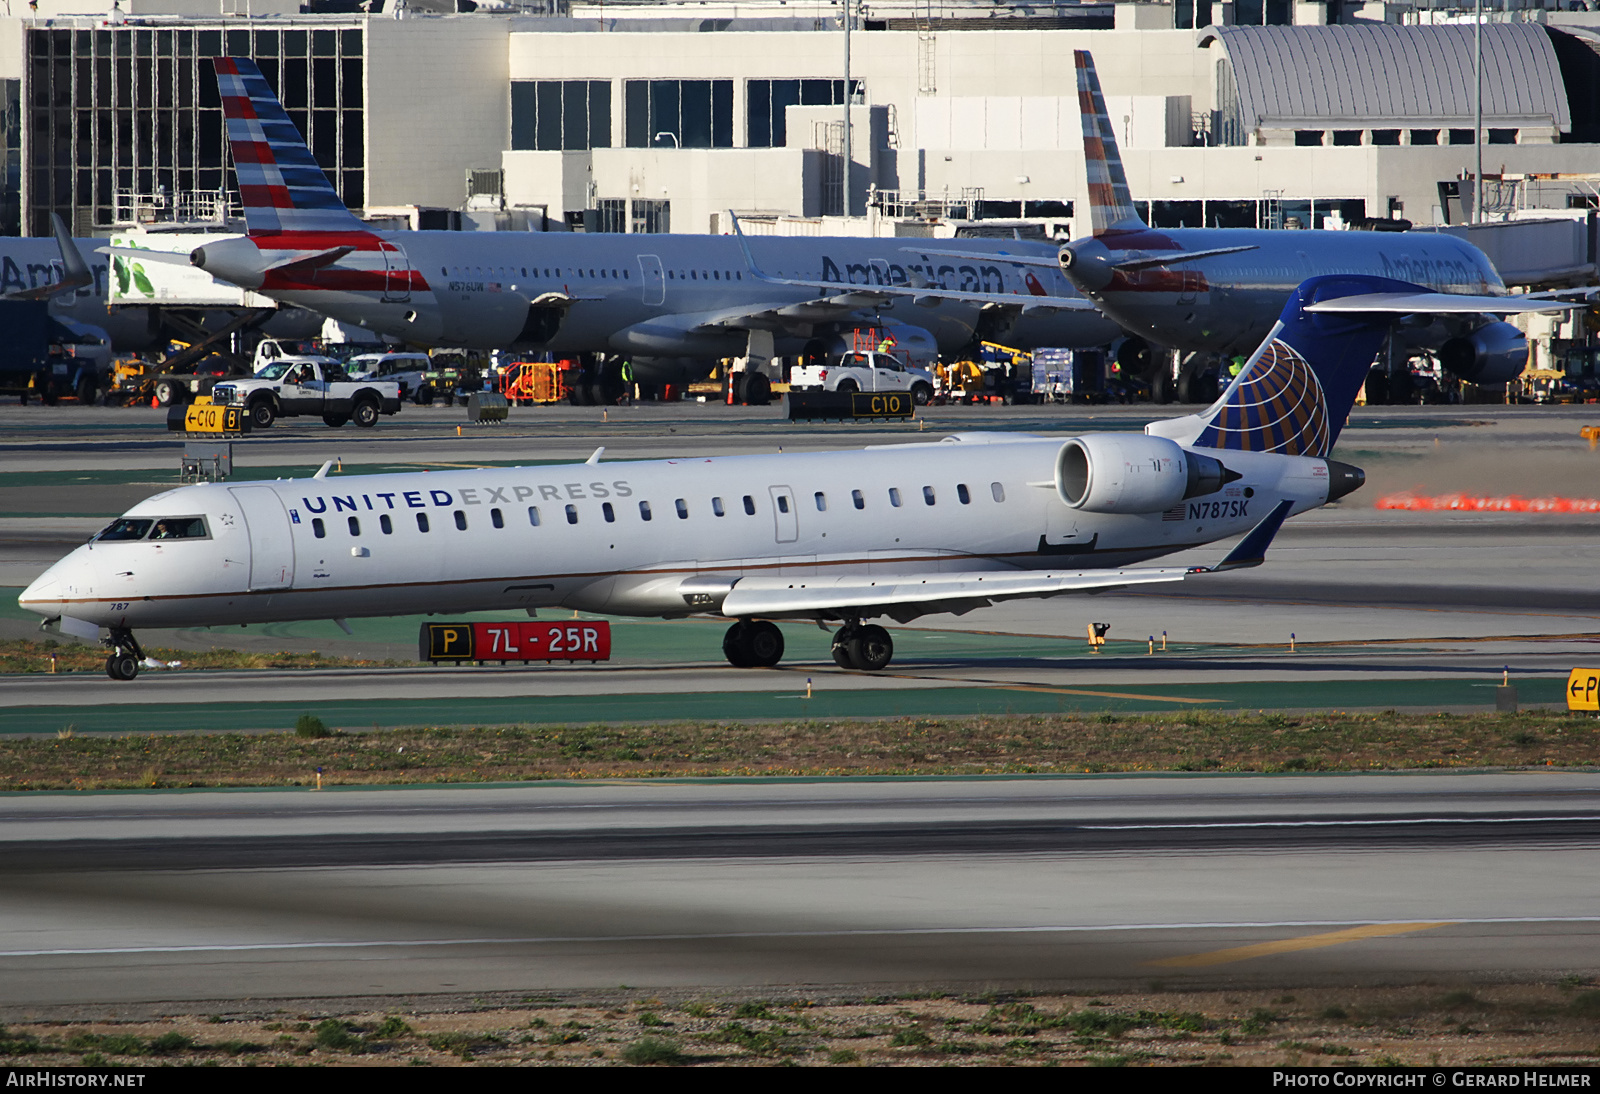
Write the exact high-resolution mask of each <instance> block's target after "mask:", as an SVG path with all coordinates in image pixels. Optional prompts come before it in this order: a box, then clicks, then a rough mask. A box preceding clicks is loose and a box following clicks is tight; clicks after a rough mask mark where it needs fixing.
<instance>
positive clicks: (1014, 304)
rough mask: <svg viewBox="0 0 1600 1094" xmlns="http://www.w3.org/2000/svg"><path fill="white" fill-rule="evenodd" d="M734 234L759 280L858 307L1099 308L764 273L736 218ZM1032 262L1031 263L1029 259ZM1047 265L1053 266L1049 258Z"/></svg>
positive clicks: (1062, 299)
mask: <svg viewBox="0 0 1600 1094" xmlns="http://www.w3.org/2000/svg"><path fill="white" fill-rule="evenodd" d="M733 234H734V236H735V237H736V238H737V239H738V240H739V249H740V250H741V251H742V252H744V263H745V266H746V268H748V269H749V271H750V276H751V277H753V278H755V279H756V280H757V281H765V282H766V283H767V284H769V285H787V286H792V287H795V288H804V289H817V290H821V291H823V292H831V293H832V294H833V295H832V296H830V297H827V298H826V299H830V300H831V299H838V298H839V297H847V298H850V299H852V300H854V301H856V303H855V305H854V306H855V307H873V306H879V307H881V306H882V305H884V304H886V303H892V302H894V301H896V300H910V301H912V302H913V303H918V304H923V305H925V306H931V305H933V304H937V303H940V302H942V301H955V302H957V303H966V304H996V305H999V306H1001V307H1006V308H1020V309H1022V310H1023V311H1025V312H1027V311H1097V310H1098V309H1097V308H1096V307H1095V305H1094V302H1093V301H1091V300H1088V299H1086V298H1084V297H1080V296H1028V295H1024V294H1022V293H998V292H963V291H961V290H958V289H941V288H939V287H938V286H937V285H850V284H846V283H843V282H838V281H810V280H805V279H802V278H793V277H773V276H772V275H771V274H768V273H764V272H763V271H762V270H761V267H759V266H757V265H756V260H755V256H754V255H752V254H751V253H750V245H749V244H748V243H747V242H746V241H745V237H744V232H743V231H742V230H740V228H739V221H738V219H737V218H735V219H734V221H733ZM904 249H906V250H917V253H919V254H934V253H937V252H933V251H925V250H920V249H916V248H904ZM961 257H962V258H966V259H979V258H982V259H989V258H993V259H995V260H997V261H1001V262H1015V261H1017V259H1015V258H1014V257H1012V256H1010V255H1005V254H995V255H975V254H973V253H971V252H970V251H963V252H961ZM1030 264H1031V263H1030ZM1046 265H1050V266H1054V265H1055V263H1054V262H1053V261H1052V262H1049V263H1046Z"/></svg>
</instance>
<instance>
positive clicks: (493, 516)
mask: <svg viewBox="0 0 1600 1094" xmlns="http://www.w3.org/2000/svg"><path fill="white" fill-rule="evenodd" d="M489 523H490V524H492V525H494V526H495V527H496V528H504V527H505V526H506V518H505V514H503V513H501V512H500V510H498V509H491V510H489Z"/></svg>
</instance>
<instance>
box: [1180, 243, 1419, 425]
mask: <svg viewBox="0 0 1600 1094" xmlns="http://www.w3.org/2000/svg"><path fill="white" fill-rule="evenodd" d="M1409 291H1418V290H1417V286H1414V285H1409V284H1407V283H1406V282H1404V281H1394V280H1391V279H1390V278H1387V277H1370V276H1366V275H1361V274H1330V275H1328V276H1324V277H1313V278H1310V279H1308V280H1306V281H1303V282H1301V283H1300V286H1299V287H1298V288H1297V289H1295V291H1294V294H1293V295H1292V296H1290V297H1289V301H1288V303H1286V304H1285V305H1284V306H1283V314H1282V315H1280V316H1279V317H1278V323H1277V325H1276V326H1275V327H1274V328H1273V329H1272V333H1270V334H1268V335H1267V338H1266V341H1264V342H1262V343H1261V348H1259V349H1257V350H1256V352H1255V355H1254V356H1252V357H1251V358H1250V361H1249V363H1248V364H1246V365H1245V367H1244V368H1243V369H1242V370H1241V371H1240V372H1239V375H1238V376H1237V377H1235V378H1234V380H1233V382H1232V383H1231V384H1229V385H1228V387H1227V390H1225V391H1224V392H1223V393H1222V396H1221V397H1220V398H1219V399H1218V400H1217V401H1216V402H1215V403H1213V404H1212V405H1211V407H1210V408H1209V409H1207V410H1205V411H1203V412H1202V413H1200V414H1198V415H1195V419H1196V423H1197V424H1198V425H1199V426H1200V429H1199V431H1198V433H1197V434H1193V439H1192V440H1191V441H1190V442H1189V443H1191V444H1194V445H1196V446H1198V447H1201V448H1223V449H1233V450H1236V451H1245V452H1281V453H1283V454H1284V455H1287V456H1326V455H1327V454H1328V453H1329V451H1331V450H1332V448H1333V444H1334V442H1335V441H1336V440H1338V439H1339V431H1340V429H1342V428H1343V427H1344V422H1345V419H1346V418H1348V417H1349V416H1350V408H1351V407H1353V406H1354V405H1355V401H1356V395H1357V393H1359V392H1360V390H1361V385H1362V384H1364V383H1365V382H1366V379H1367V372H1368V371H1369V370H1370V369H1371V367H1372V362H1373V359H1374V358H1375V357H1376V356H1377V355H1378V350H1379V349H1380V348H1381V347H1382V346H1383V340H1384V338H1386V337H1387V336H1388V334H1389V327H1390V324H1391V323H1392V322H1393V321H1394V316H1393V315H1385V314H1381V313H1316V312H1307V311H1306V310H1305V308H1306V306H1307V305H1310V304H1315V303H1317V302H1319V301H1323V300H1332V299H1335V298H1337V297H1341V296H1355V295H1358V294H1362V293H1377V292H1409ZM1162 432H1163V434H1164V435H1167V436H1172V433H1171V432H1168V431H1166V430H1163V431H1162Z"/></svg>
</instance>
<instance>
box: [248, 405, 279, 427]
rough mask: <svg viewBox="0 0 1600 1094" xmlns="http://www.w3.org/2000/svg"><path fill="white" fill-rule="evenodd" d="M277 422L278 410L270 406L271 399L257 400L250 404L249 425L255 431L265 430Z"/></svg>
mask: <svg viewBox="0 0 1600 1094" xmlns="http://www.w3.org/2000/svg"><path fill="white" fill-rule="evenodd" d="M277 420H278V409H277V408H276V407H274V406H273V405H272V400H271V399H257V400H256V401H255V402H253V403H251V404H250V424H251V425H252V426H254V427H255V428H257V429H266V428H267V427H268V426H270V425H271V424H272V423H273V422H275V421H277Z"/></svg>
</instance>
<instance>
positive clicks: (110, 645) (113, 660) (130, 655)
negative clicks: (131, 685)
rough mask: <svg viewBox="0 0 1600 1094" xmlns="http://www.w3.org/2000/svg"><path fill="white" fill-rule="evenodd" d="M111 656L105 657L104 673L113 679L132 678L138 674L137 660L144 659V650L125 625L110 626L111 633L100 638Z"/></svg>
mask: <svg viewBox="0 0 1600 1094" xmlns="http://www.w3.org/2000/svg"><path fill="white" fill-rule="evenodd" d="M101 641H102V642H104V643H105V646H106V648H107V649H109V650H110V651H111V656H109V657H107V658H106V675H107V676H109V677H111V679H113V680H132V679H133V678H134V677H135V676H138V675H139V662H141V661H143V660H144V650H142V649H140V648H139V642H138V640H137V639H135V638H134V637H133V632H132V631H130V630H129V629H128V628H126V627H112V628H111V634H110V636H109V637H107V638H103V639H101Z"/></svg>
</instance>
